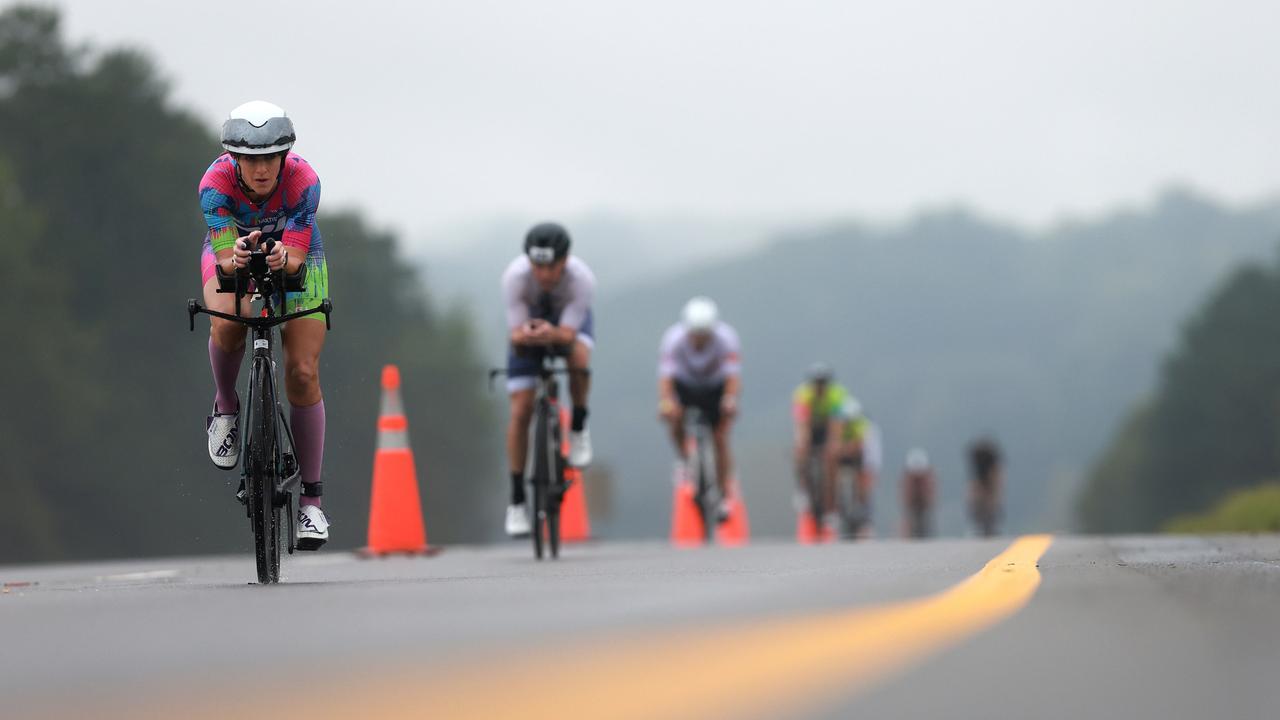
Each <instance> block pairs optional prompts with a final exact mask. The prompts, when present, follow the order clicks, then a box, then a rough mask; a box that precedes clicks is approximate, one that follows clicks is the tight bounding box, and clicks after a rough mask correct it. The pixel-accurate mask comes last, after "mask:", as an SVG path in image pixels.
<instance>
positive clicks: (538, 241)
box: [524, 222, 569, 265]
mask: <svg viewBox="0 0 1280 720" xmlns="http://www.w3.org/2000/svg"><path fill="white" fill-rule="evenodd" d="M524 254H525V255H528V256H529V261H530V262H532V263H533V264H535V265H550V264H551V263H553V262H555V261H557V260H563V259H564V258H565V256H567V255H568V254H569V231H568V230H565V229H564V227H563V226H562V225H560V224H558V223H553V222H546V223H539V224H537V225H534V226H533V227H531V228H529V232H528V233H527V234H526V235H525V236H524Z"/></svg>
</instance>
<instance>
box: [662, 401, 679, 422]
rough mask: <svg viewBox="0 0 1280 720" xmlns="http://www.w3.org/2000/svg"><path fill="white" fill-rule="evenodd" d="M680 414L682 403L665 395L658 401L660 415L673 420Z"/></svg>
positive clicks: (667, 419) (668, 420)
mask: <svg viewBox="0 0 1280 720" xmlns="http://www.w3.org/2000/svg"><path fill="white" fill-rule="evenodd" d="M679 416H680V403H677V402H676V401H675V400H672V399H671V398H668V397H664V398H662V399H661V400H659V401H658V417H660V418H662V419H663V420H666V421H667V422H672V421H673V420H675V419H676V418H677V417H679Z"/></svg>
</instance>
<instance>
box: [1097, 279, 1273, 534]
mask: <svg viewBox="0 0 1280 720" xmlns="http://www.w3.org/2000/svg"><path fill="white" fill-rule="evenodd" d="M1277 314H1280V262H1277V263H1273V264H1270V265H1260V264H1251V265H1248V266H1245V267H1244V268H1242V269H1240V270H1238V271H1237V272H1236V273H1235V274H1234V275H1233V276H1231V277H1230V278H1229V279H1228V280H1227V281H1226V282H1225V283H1224V284H1223V286H1222V287H1221V288H1219V289H1218V291H1217V292H1216V293H1215V294H1214V295H1213V297H1212V298H1210V300H1209V301H1208V303H1206V305H1205V306H1204V307H1202V308H1201V309H1200V310H1199V311H1197V312H1196V313H1195V314H1194V315H1193V316H1192V318H1191V319H1190V321H1189V322H1187V324H1186V325H1185V327H1184V329H1183V332H1182V338H1181V342H1180V343H1179V346H1178V347H1177V348H1176V349H1175V350H1174V351H1173V352H1172V353H1171V354H1170V356H1169V357H1168V358H1167V359H1166V361H1165V363H1164V366H1163V368H1162V373H1161V378H1160V382H1159V386H1158V389H1157V391H1156V393H1155V394H1154V396H1153V397H1151V398H1150V399H1148V400H1147V401H1145V402H1142V403H1140V404H1139V405H1138V406H1137V407H1136V408H1135V409H1134V410H1133V411H1132V412H1131V414H1130V415H1129V417H1128V419H1127V420H1126V421H1125V422H1124V424H1123V425H1122V427H1121V428H1120V430H1119V431H1118V432H1117V434H1116V436H1115V437H1114V439H1113V440H1112V442H1111V444H1110V446H1109V448H1108V449H1107V450H1106V452H1105V453H1104V454H1103V455H1102V457H1101V458H1100V460H1099V461H1098V463H1097V464H1096V466H1095V467H1094V468H1093V471H1092V473H1091V476H1090V478H1089V482H1088V484H1087V486H1086V487H1085V488H1084V490H1083V492H1082V494H1081V496H1080V499H1079V504H1078V508H1077V510H1078V515H1079V520H1080V524H1081V526H1082V527H1083V529H1085V530H1088V531H1091V532H1118V531H1149V530H1156V529H1159V528H1161V527H1169V528H1173V529H1194V528H1198V527H1208V525H1204V524H1203V523H1199V524H1198V523H1197V522H1196V521H1195V520H1194V519H1191V518H1182V519H1179V520H1176V521H1175V520H1174V518H1177V517H1179V516H1184V515H1187V514H1190V513H1199V512H1202V511H1205V510H1208V509H1209V508H1210V507H1212V506H1214V505H1215V504H1218V503H1219V501H1222V500H1223V499H1224V498H1229V497H1233V496H1234V498H1233V500H1232V502H1230V503H1228V504H1226V505H1222V506H1219V508H1218V509H1217V510H1216V511H1215V518H1216V519H1215V520H1214V522H1216V523H1217V525H1213V527H1216V528H1217V529H1219V530H1226V529H1229V528H1227V527H1225V526H1223V525H1222V522H1223V520H1222V518H1223V517H1238V518H1248V524H1249V525H1251V526H1252V525H1256V524H1257V523H1258V522H1259V520H1258V518H1259V517H1262V516H1263V515H1266V516H1268V517H1270V516H1280V505H1277V507H1274V508H1271V509H1269V510H1268V509H1265V508H1257V507H1254V508H1253V509H1252V510H1251V511H1249V512H1244V511H1243V508H1244V507H1246V506H1256V505H1257V503H1259V502H1263V501H1268V499H1270V500H1269V501H1270V502H1274V500H1275V498H1276V497H1278V496H1277V495H1276V493H1275V492H1274V490H1270V491H1263V492H1255V493H1244V494H1238V495H1237V494H1236V493H1237V492H1238V491H1241V490H1242V489H1244V488H1251V487H1253V486H1259V485H1261V484H1263V483H1264V482H1265V481H1267V480H1271V479H1273V478H1275V477H1277V476H1280V332H1278V331H1277V329H1276V322H1275V318H1276V316H1277ZM1264 511H1265V512H1264ZM1235 529H1240V530H1243V529H1246V528H1245V527H1244V526H1241V527H1237V528H1235ZM1255 529H1256V528H1255Z"/></svg>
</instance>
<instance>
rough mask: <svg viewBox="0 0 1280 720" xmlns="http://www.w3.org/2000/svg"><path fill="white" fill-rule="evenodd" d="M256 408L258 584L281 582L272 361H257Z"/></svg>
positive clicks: (251, 484) (251, 479) (253, 512)
mask: <svg viewBox="0 0 1280 720" xmlns="http://www.w3.org/2000/svg"><path fill="white" fill-rule="evenodd" d="M251 382H252V387H251V389H250V390H251V392H252V393H253V399H254V404H253V407H252V408H251V409H250V412H251V413H253V419H252V421H251V423H250V424H251V427H250V435H249V448H248V450H249V464H248V482H247V485H248V487H247V488H246V491H247V492H248V498H249V503H250V506H249V521H250V523H251V524H252V525H253V545H254V558H255V560H256V561H257V566H258V582H259V583H261V584H263V585H267V584H270V583H276V582H279V581H280V522H279V520H280V510H279V508H277V507H276V504H275V495H276V477H275V476H276V466H275V465H276V462H275V461H276V414H275V402H276V398H275V392H274V388H273V387H272V385H271V365H270V361H269V360H265V359H258V358H255V360H254V363H253V378H252V380H251Z"/></svg>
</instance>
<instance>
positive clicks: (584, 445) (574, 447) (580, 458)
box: [569, 428, 591, 468]
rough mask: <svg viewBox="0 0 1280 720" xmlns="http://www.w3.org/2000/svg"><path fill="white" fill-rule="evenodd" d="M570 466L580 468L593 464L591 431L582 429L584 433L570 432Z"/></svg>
mask: <svg viewBox="0 0 1280 720" xmlns="http://www.w3.org/2000/svg"><path fill="white" fill-rule="evenodd" d="M569 464H570V465H572V466H574V467H579V468H580V467H586V466H588V465H590V464H591V431H590V430H587V429H586V428H582V432H574V431H572V430H570V431H569Z"/></svg>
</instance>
